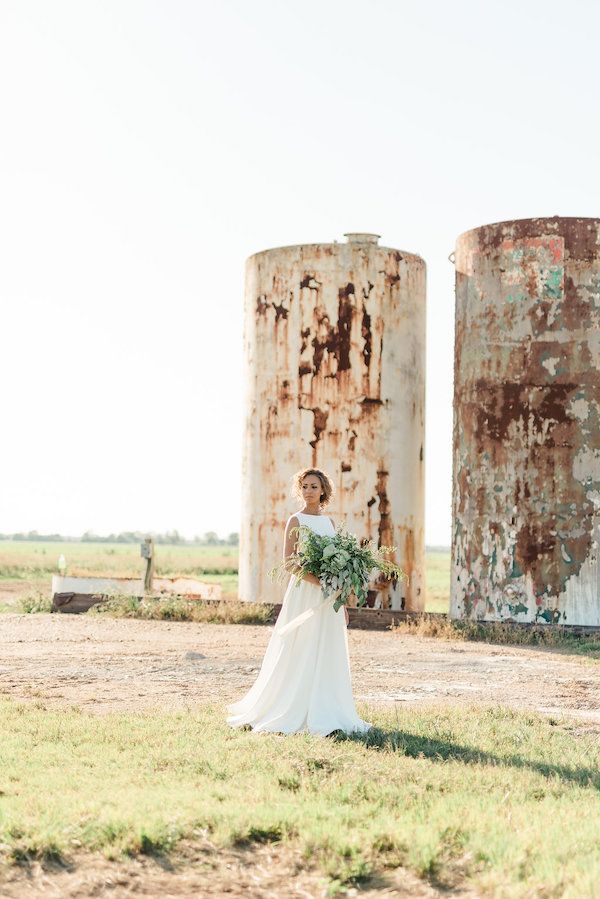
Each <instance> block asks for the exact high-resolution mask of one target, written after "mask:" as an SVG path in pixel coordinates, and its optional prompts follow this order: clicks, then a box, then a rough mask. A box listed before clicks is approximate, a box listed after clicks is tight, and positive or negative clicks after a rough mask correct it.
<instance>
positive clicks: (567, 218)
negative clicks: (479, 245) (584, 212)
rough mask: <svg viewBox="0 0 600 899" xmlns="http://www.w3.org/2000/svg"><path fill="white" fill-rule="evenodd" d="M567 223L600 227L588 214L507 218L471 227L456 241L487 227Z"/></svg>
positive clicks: (541, 225) (599, 220)
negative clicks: (590, 224) (592, 224)
mask: <svg viewBox="0 0 600 899" xmlns="http://www.w3.org/2000/svg"><path fill="white" fill-rule="evenodd" d="M563 222H564V224H565V225H573V224H574V223H575V222H581V223H582V224H584V223H591V222H593V223H594V224H595V225H596V226H597V227H598V228H599V229H600V219H598V218H591V217H586V216H575V215H549V216H539V217H534V218H528V219H506V220H504V221H501V222H489V223H488V224H486V225H479V226H478V227H476V228H469V230H468V231H463V232H462V233H461V234H459V235H458V237H457V238H456V242H457V243H458V241H460V240H461V239H462V238H465V237H467V236H468V235H469V234H475V233H477V231H485V230H487V229H493V230H495V229H500V228H509V227H510V226H511V225H514V226H516V227H517V228H519V229H520V230H524V229H526V227H527V225H530V226H531V228H532V230H537V231H539V230H541V229H542V228H543V227H544V226H545V225H548V224H551V225H553V226H554V227H555V228H556V226H557V225H560V224H561V223H563Z"/></svg>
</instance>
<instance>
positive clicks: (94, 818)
mask: <svg viewBox="0 0 600 899" xmlns="http://www.w3.org/2000/svg"><path fill="white" fill-rule="evenodd" d="M361 713H362V714H363V715H364V716H365V717H367V718H368V719H369V720H371V721H373V722H374V723H375V724H376V725H377V727H376V729H375V730H374V731H373V732H372V733H370V734H368V735H366V736H363V737H351V738H344V737H343V735H340V736H339V737H337V738H335V737H333V738H329V739H323V738H318V737H311V736H308V735H295V736H292V737H283V736H280V735H275V734H253V733H251V732H244V731H240V730H235V731H233V730H231V729H230V728H228V727H227V725H226V724H225V723H224V713H223V711H222V710H221V709H220V708H218V707H216V706H206V707H201V708H199V709H197V710H194V711H193V712H188V713H166V712H158V711H156V712H152V713H145V714H127V715H125V714H119V715H117V714H112V715H106V716H91V715H87V714H83V713H81V712H78V711H76V710H73V709H61V710H60V711H58V712H57V711H50V710H46V709H44V708H43V707H41V706H38V707H36V706H33V705H18V704H16V703H14V702H10V701H1V702H0V732H1V733H2V734H3V737H2V766H1V768H0V846H1V849H0V852H2V853H3V854H4V856H5V858H6V859H7V860H9V861H11V860H12V861H20V860H24V859H30V858H33V857H35V858H40V859H54V860H56V859H60V858H63V857H69V856H72V855H74V854H75V855H76V854H77V852H79V851H80V850H91V851H99V852H103V853H105V854H107V855H109V856H111V857H115V858H116V857H119V856H121V855H123V854H125V855H135V854H140V853H141V854H144V853H145V854H165V853H166V854H169V853H173V854H175V855H176V853H177V844H178V841H179V840H181V839H183V838H185V839H187V840H189V839H191V840H193V839H194V836H195V835H196V836H198V835H199V834H200V833H203V832H204V833H205V832H206V831H208V832H209V833H210V835H211V839H212V840H213V842H216V843H217V844H218V845H222V846H231V845H251V844H253V843H264V842H269V841H286V842H288V843H290V844H292V845H293V846H297V847H299V848H300V849H301V851H302V853H303V856H304V858H305V859H306V863H307V864H309V863H315V864H316V865H317V866H318V867H319V868H320V869H321V870H322V871H323V872H324V873H325V874H326V875H327V877H328V878H329V880H330V882H331V885H332V888H334V887H336V886H340V885H343V884H351V883H357V882H361V881H364V882H368V880H369V878H370V876H371V875H372V874H373V873H376V872H381V871H384V870H385V868H386V867H394V866H398V865H402V866H406V867H408V868H410V869H412V870H413V871H414V872H416V873H417V874H418V875H420V876H421V877H422V878H425V879H427V880H429V881H431V882H433V883H435V884H438V885H452V884H456V883H458V882H467V883H470V884H471V885H472V886H474V887H475V888H476V889H478V890H480V891H481V892H483V893H488V894H492V893H493V894H494V895H502V896H511V897H520V896H523V897H525V896H534V895H535V896H542V895H543V896H545V897H551V896H555V897H559V896H560V897H572V899H575V897H577V899H580V897H585V896H590V897H591V896H594V895H597V893H594V890H595V889H597V884H598V882H599V878H600V841H599V838H598V822H599V820H600V792H599V791H600V747H599V746H598V745H597V743H595V742H594V741H592V740H591V739H587V738H583V737H574V736H573V735H572V734H570V733H569V727H570V725H568V724H564V723H562V724H561V723H560V722H557V721H554V722H553V721H552V719H545V718H542V717H541V716H540V717H538V716H536V715H532V714H521V713H517V712H512V711H509V710H506V709H503V708H501V707H497V708H492V709H487V710H482V709H475V708H472V709H466V710H460V711H457V710H456V709H443V708H440V709H436V708H429V709H426V710H414V709H411V710H406V711H404V710H400V711H398V712H397V713H396V714H395V713H394V711H391V712H384V711H375V710H374V709H372V708H368V707H363V708H361Z"/></svg>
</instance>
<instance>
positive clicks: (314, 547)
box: [269, 525, 405, 612]
mask: <svg viewBox="0 0 600 899" xmlns="http://www.w3.org/2000/svg"><path fill="white" fill-rule="evenodd" d="M295 530H297V531H298V543H297V548H296V552H295V554H294V555H293V556H290V558H289V559H287V560H286V561H285V562H282V563H281V565H278V566H277V567H276V568H274V569H272V570H271V571H270V572H269V574H270V575H271V576H272V577H273V576H278V575H281V574H286V573H290V572H292V573H294V574H296V575H297V576H298V578H299V580H298V583H300V579H301V578H302V576H303V575H304V574H307V573H310V574H314V575H315V576H316V577H318V579H319V582H320V584H321V591H322V593H323V597H324V598H325V599H327V597H329V596H333V595H334V594H337V596H336V599H335V601H334V603H333V608H334V609H335V611H336V612H337V611H338V610H339V609H340V608H341V606H343V605H345V604H346V603H347V602H348V598H349V596H350V594H351V593H354V594H355V595H356V597H357V599H358V605H359V606H364V605H365V604H366V602H367V587H368V584H369V579H370V577H371V572H372V571H373V570H374V569H378V570H379V571H380V572H381V573H382V574H383V575H384V577H386V578H389V579H390V580H393V581H397V580H398V579H400V578H404V577H405V574H404V572H403V571H402V569H401V568H399V567H398V565H396V563H395V562H391V561H389V560H388V559H386V558H385V556H389V555H391V554H392V553H393V552H394V551H395V549H396V547H395V546H380V547H379V548H377V547H376V546H375V545H374V544H373V542H372V541H368V542H365V543H364V544H361V543H360V542H359V540H358V538H357V537H356V536H355V535H354V534H350V533H348V532H347V531H346V530H344V529H342V528H340V529H339V530H338V531H337V532H336V534H335V536H333V537H328V536H325V535H322V534H316V533H315V532H314V531H312V530H311V529H310V528H308V527H306V526H304V525H301V526H300V527H299V528H295Z"/></svg>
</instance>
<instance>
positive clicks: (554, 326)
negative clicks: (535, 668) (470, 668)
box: [451, 218, 600, 625]
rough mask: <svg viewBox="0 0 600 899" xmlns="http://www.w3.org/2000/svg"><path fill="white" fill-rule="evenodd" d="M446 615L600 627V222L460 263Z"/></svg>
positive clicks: (492, 233) (486, 234)
mask: <svg viewBox="0 0 600 899" xmlns="http://www.w3.org/2000/svg"><path fill="white" fill-rule="evenodd" d="M455 262H456V345H455V393H454V474H453V479H454V490H453V537H452V543H453V547H452V553H453V562H452V564H453V570H452V596H451V614H452V616H453V617H458V618H462V617H470V618H481V619H484V620H506V619H515V620H518V621H540V620H541V621H546V622H549V623H552V622H554V623H555V622H558V621H561V622H563V623H567V624H589V625H598V624H600V568H599V564H598V541H599V538H600V514H599V510H598V504H597V500H596V497H597V496H598V495H600V493H599V488H600V220H597V219H564V218H554V219H527V220H523V221H516V222H502V223H500V224H497V225H488V226H485V227H482V228H478V229H475V230H474V231H470V232H467V233H466V234H463V235H462V236H461V237H460V238H459V239H458V242H457V247H456V253H455Z"/></svg>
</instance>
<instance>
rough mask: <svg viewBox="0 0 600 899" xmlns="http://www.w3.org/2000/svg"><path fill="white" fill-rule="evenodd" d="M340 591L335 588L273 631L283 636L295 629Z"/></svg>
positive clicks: (334, 597)
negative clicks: (333, 591) (315, 603)
mask: <svg viewBox="0 0 600 899" xmlns="http://www.w3.org/2000/svg"><path fill="white" fill-rule="evenodd" d="M341 592H342V591H341V590H337V591H336V592H335V593H333V594H332V595H331V596H326V597H325V599H323V600H321V602H320V603H318V604H317V605H316V606H311V608H310V609H305V610H304V612H300V614H299V615H296V617H295V618H292V620H291V621H288V622H287V624H284V625H283V626H282V627H280V628H276V630H275V633H276V634H278V635H279V636H280V637H284V636H285V635H286V634H289V633H290V632H291V631H295V630H296V628H297V627H300V625H301V624H304V622H305V621H308V620H309V619H310V618H312V617H313V615H316V614H317V613H318V612H320V611H322V609H324V608H325V606H326V605H327V603H328V602H331V603H334V602H335V601H336V599H337V597H338V596H339V595H340V593H341Z"/></svg>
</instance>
